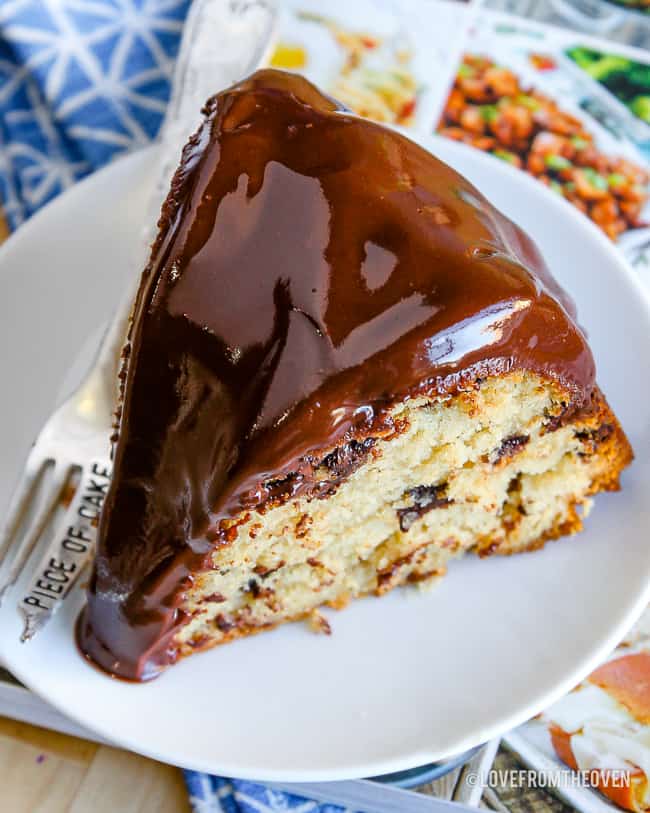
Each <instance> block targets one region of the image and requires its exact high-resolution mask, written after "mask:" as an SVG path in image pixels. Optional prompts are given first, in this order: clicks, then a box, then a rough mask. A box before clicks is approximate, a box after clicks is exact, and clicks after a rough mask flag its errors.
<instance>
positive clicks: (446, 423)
mask: <svg viewBox="0 0 650 813" xmlns="http://www.w3.org/2000/svg"><path fill="white" fill-rule="evenodd" d="M563 398H564V396H563V393H562V391H561V389H558V387H557V386H555V385H553V384H550V383H548V382H547V381H544V380H543V379H541V378H539V377H538V376H536V375H531V374H529V373H525V374H521V373H511V374H508V375H505V376H503V377H499V378H491V379H488V380H487V381H485V382H484V383H482V384H481V385H480V387H477V388H476V389H475V390H473V391H470V392H466V393H463V394H461V395H458V396H455V397H452V398H447V399H435V400H434V401H430V400H427V399H422V398H420V399H414V400H413V401H411V402H408V403H406V404H403V405H400V406H399V407H397V408H396V409H395V410H394V411H393V416H394V418H395V420H396V421H399V423H400V424H401V426H402V430H401V432H400V433H399V435H397V436H395V437H394V438H392V439H390V440H381V439H376V440H375V439H367V440H366V442H365V449H364V452H363V453H362V455H360V456H359V457H358V458H357V461H356V464H357V466H358V468H356V470H355V471H354V472H351V473H350V474H349V476H348V477H347V478H346V479H345V480H344V481H343V482H340V480H339V479H338V477H337V475H336V472H335V473H334V475H332V472H331V470H329V469H328V466H327V463H325V464H324V465H323V467H322V469H323V470H322V472H321V477H322V479H321V482H322V483H323V484H325V483H330V484H331V485H330V487H329V488H327V487H325V486H324V485H323V489H322V495H321V496H320V497H319V498H313V499H310V498H304V497H303V498H300V497H299V498H297V499H294V500H291V501H289V502H287V503H285V504H284V505H283V506H280V507H274V508H273V509H271V510H269V511H264V512H263V513H258V512H254V513H246V514H243V515H242V516H241V517H240V524H239V525H238V527H237V536H236V538H235V539H234V540H233V542H232V543H231V544H230V545H228V546H227V547H222V548H218V549H217V550H215V551H214V552H213V554H212V562H211V565H212V567H211V569H210V570H207V571H206V572H204V573H202V574H200V575H198V576H197V577H196V579H195V581H194V584H193V586H192V587H191V588H190V589H189V590H188V591H187V593H186V594H185V597H184V600H183V603H182V605H181V608H182V610H183V612H184V613H186V615H187V617H188V618H189V619H190V620H189V622H188V624H187V625H186V626H184V627H183V628H182V629H181V630H180V631H179V634H178V636H177V644H178V645H179V647H180V652H181V653H182V654H189V653H191V652H192V651H196V650H197V649H201V648H205V647H210V646H214V645H215V644H218V643H222V642H224V641H227V640H230V639H231V638H233V637H238V636H240V635H242V634H249V633H251V632H256V631H259V630H260V629H265V628H268V627H270V626H275V625H277V624H278V623H282V622H283V621H286V620H290V619H296V618H303V617H309V615H310V614H311V613H314V611H316V610H317V609H318V607H320V606H321V605H324V604H329V605H331V606H334V607H341V606H345V605H346V604H347V602H348V601H349V600H350V599H352V598H356V597H357V596H361V595H366V594H375V595H382V594H383V593H385V592H387V591H388V590H390V589H392V588H393V587H395V586H397V585H400V584H405V583H409V582H410V583H417V584H420V585H422V584H428V583H430V582H432V581H435V580H436V579H438V578H439V577H441V576H442V575H444V573H445V571H446V566H447V564H448V562H449V561H450V560H451V559H454V558H457V557H459V556H461V555H463V554H465V553H467V552H470V551H471V552H474V553H477V554H478V555H479V556H488V555H492V554H510V553H517V552H520V551H525V550H531V549H534V548H537V547H540V546H541V545H542V544H543V543H544V542H545V541H546V540H548V539H554V538H556V537H558V536H561V535H564V534H572V533H575V532H576V531H578V530H580V528H581V527H582V518H583V516H584V515H586V513H587V512H588V510H589V508H590V503H591V500H590V497H589V495H591V494H593V493H595V492H597V491H600V490H615V489H617V488H618V472H619V471H620V470H621V468H622V467H623V466H625V465H626V464H627V463H628V462H629V460H630V457H631V454H630V450H629V447H628V445H627V442H626V441H625V438H624V436H623V434H622V432H621V430H620V427H619V426H618V423H617V421H616V419H615V418H614V416H613V415H612V414H611V411H610V410H609V407H608V406H607V404H606V402H605V401H604V399H603V398H602V395H601V394H600V393H597V394H596V395H595V397H594V403H593V405H592V408H591V409H590V410H589V411H585V412H584V413H583V414H581V415H576V416H574V417H573V419H572V420H570V421H569V422H567V423H565V424H563V425H560V426H558V425H557V421H554V418H553V416H557V415H559V414H560V412H561V410H562V408H563V407H562V402H563ZM342 454H343V452H342ZM314 618H315V619H318V616H317V615H314ZM325 630H326V631H327V626H325Z"/></svg>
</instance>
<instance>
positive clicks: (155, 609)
mask: <svg viewBox="0 0 650 813" xmlns="http://www.w3.org/2000/svg"><path fill="white" fill-rule="evenodd" d="M118 423H119V426H118V432H117V435H116V443H115V473H114V478H113V482H112V485H111V489H110V493H109V495H108V498H107V500H106V505H105V508H104V512H103V516H102V520H101V526H100V532H99V546H98V552H97V559H96V563H95V568H94V573H93V577H92V580H91V584H90V589H89V596H88V606H87V609H86V611H85V614H84V617H83V619H82V621H81V623H80V628H79V640H80V645H81V648H82V650H83V651H84V652H85V653H86V654H87V655H88V656H89V657H90V658H91V659H92V660H94V661H95V662H96V663H98V664H100V665H101V666H102V667H103V668H104V669H106V670H107V671H109V672H111V673H114V674H117V675H120V676H123V677H128V678H135V679H146V678H149V677H152V676H153V675H155V674H156V673H157V672H159V671H160V670H161V669H162V668H163V667H164V666H166V665H168V664H170V663H172V662H174V661H175V660H176V659H177V658H178V657H179V656H182V655H187V654H190V653H192V652H197V651H199V650H201V649H205V648H207V647H210V646H213V645H215V644H218V643H223V642H225V641H229V640H231V639H233V638H235V637H238V636H242V635H248V634H250V633H253V632H258V631H260V630H264V629H268V628H270V627H273V626H275V625H276V624H279V623H281V622H283V621H287V620H291V619H298V618H311V619H312V621H313V622H314V624H315V625H316V626H322V627H323V628H326V627H327V625H326V624H325V623H322V624H321V623H319V617H318V615H317V608H318V607H319V606H321V605H325V604H327V605H330V606H334V607H342V606H344V605H345V604H346V603H347V602H348V601H349V600H350V599H351V598H354V597H356V596H362V595H366V594H375V595H381V594H383V593H385V592H386V591H388V590H390V589H391V588H393V587H395V586H396V585H399V584H404V583H406V582H423V581H427V580H432V579H435V578H436V577H438V576H440V575H442V574H443V573H444V571H445V567H446V565H447V563H448V562H449V560H450V559H452V558H453V557H457V556H460V555H462V554H463V553H465V552H468V551H472V552H475V553H477V554H478V555H480V556H486V555H488V554H493V553H514V552H516V551H523V550H530V549H532V548H536V547H539V546H540V545H542V544H543V543H544V541H545V540H547V539H553V538H555V537H558V536H560V535H562V534H568V533H573V532H575V531H577V530H579V529H580V527H581V523H582V519H581V517H582V515H583V513H584V511H585V510H586V508H587V507H588V505H589V499H588V497H589V495H591V494H593V493H595V492H597V491H600V490H603V489H608V490H611V489H616V488H618V478H619V473H620V471H621V469H622V468H623V467H624V466H625V465H626V464H627V463H628V462H629V461H630V459H631V456H632V455H631V450H630V447H629V445H628V443H627V441H626V439H625V436H624V434H623V432H622V430H621V428H620V427H619V424H618V422H617V420H616V418H615V417H614V415H613V414H612V412H611V411H610V409H609V407H608V406H607V403H606V402H605V399H604V397H603V395H602V394H601V393H600V391H599V390H598V388H597V387H596V386H595V384H594V362H593V358H592V355H591V353H590V351H589V348H588V346H587V344H586V341H585V338H584V335H583V334H582V332H581V331H580V329H579V328H578V327H577V326H576V324H575V322H574V312H573V306H572V304H571V302H570V300H569V299H568V297H567V296H566V295H565V294H564V293H563V292H562V290H561V289H560V288H559V287H558V285H557V284H556V283H555V282H554V280H553V278H552V277H551V276H550V274H549V272H548V271H547V270H546V268H545V266H544V263H543V260H542V259H541V257H540V255H539V254H538V252H537V250H536V249H535V247H534V246H533V244H532V243H531V241H530V240H529V239H528V238H527V237H526V236H525V235H524V234H523V233H522V232H521V231H520V230H519V229H518V228H517V227H516V226H515V225H513V224H512V223H511V222H510V221H509V220H508V219H506V218H505V217H504V216H503V215H501V214H500V213H499V212H497V211H496V210H495V209H494V208H493V207H492V206H491V205H490V204H489V203H488V202H487V200H485V198H484V197H483V196H482V195H481V194H480V193H479V192H478V191H477V190H476V189H475V188H474V187H473V186H471V184H469V183H468V182H467V181H465V180H464V179H463V178H462V177H461V176H460V175H458V174H457V173H456V172H454V171H453V170H452V169H450V168H449V167H448V166H446V165H445V164H443V163H441V162H440V161H438V160H437V159H436V158H434V157H432V156H431V155H430V154H429V153H428V152H426V151H425V150H423V149H422V148H420V147H419V146H417V145H415V144H414V143H412V142H411V141H409V140H408V139H407V138H405V137H404V136H402V135H399V134H398V133H396V132H393V131H391V130H388V129H385V128H383V127H381V126H379V125H376V124H372V123H370V122H368V121H364V120H362V119H360V118H357V117H356V116H354V115H352V114H351V113H349V112H348V111H347V110H345V109H342V108H341V107H340V106H338V105H337V103H336V102H334V101H333V100H332V99H330V98H329V97H327V96H324V95H323V94H321V93H320V92H319V91H318V90H317V89H316V88H315V87H313V86H312V85H311V84H309V82H307V81H306V80H304V79H302V78H300V77H298V76H293V75H289V74H284V73H281V72H277V71H261V72H258V73H256V74H255V75H254V76H252V77H251V78H250V79H248V80H246V81H244V82H242V83H241V84H239V85H236V86H234V87H233V88H231V89H230V90H227V91H226V92H224V93H221V94H219V95H218V96H216V97H214V98H213V99H212V100H210V102H209V103H208V104H207V106H206V108H205V120H204V123H203V125H202V127H201V129H200V130H199V132H198V133H197V134H196V135H195V136H194V137H193V138H192V139H191V141H190V143H189V144H188V145H187V147H186V148H185V150H184V152H183V157H182V161H181V166H180V168H179V169H178V171H177V173H176V176H175V178H174V180H173V183H172V188H171V192H170V194H169V197H168V199H167V201H166V203H165V205H164V207H163V211H162V216H161V219H160V231H159V235H158V238H157V240H156V242H155V245H154V247H153V251H152V257H151V262H150V264H149V266H148V267H147V269H146V270H145V272H144V275H143V278H142V283H141V286H140V290H139V293H138V295H137V298H136V302H135V306H134V312H133V317H132V324H131V329H130V335H129V339H128V344H127V347H126V350H125V353H124V368H123V372H122V387H121V405H120V410H119V420H118ZM414 612H417V610H414Z"/></svg>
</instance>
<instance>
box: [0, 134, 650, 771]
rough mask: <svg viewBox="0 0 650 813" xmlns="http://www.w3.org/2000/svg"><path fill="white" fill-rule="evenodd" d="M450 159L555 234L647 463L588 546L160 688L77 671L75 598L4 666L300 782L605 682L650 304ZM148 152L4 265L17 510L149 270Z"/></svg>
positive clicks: (8, 251)
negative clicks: (583, 683)
mask: <svg viewBox="0 0 650 813" xmlns="http://www.w3.org/2000/svg"><path fill="white" fill-rule="evenodd" d="M427 143H428V144H429V145H430V146H431V148H432V150H433V151H434V152H436V153H437V154H438V155H440V156H441V157H442V158H444V159H445V160H447V161H448V162H449V163H451V164H453V165H454V166H456V167H457V168H458V169H460V170H461V171H462V172H464V173H465V174H466V175H467V176H469V178H470V179H471V180H473V181H474V182H475V183H476V184H477V185H478V186H479V187H480V188H481V189H482V190H483V191H484V192H485V193H486V194H487V195H488V197H490V198H492V199H493V200H494V202H495V203H496V204H497V205H498V206H499V207H501V208H502V209H503V210H504V211H505V212H507V213H508V214H509V215H511V216H512V217H513V218H514V219H515V220H517V221H518V222H519V223H520V224H521V225H522V226H524V227H525V228H526V229H528V230H529V231H530V232H531V233H532V235H533V236H534V237H535V238H536V239H537V241H538V242H539V244H540V246H541V247H542V249H543V252H544V254H545V255H546V258H547V260H548V261H549V264H550V266H551V267H552V268H553V270H554V271H555V274H556V275H557V277H558V278H559V280H560V281H561V282H562V284H563V285H565V286H566V288H567V289H568V290H569V291H570V293H571V294H573V296H574V297H575V299H576V300H577V302H578V306H579V310H580V319H581V321H582V323H583V324H584V325H585V326H586V327H587V329H588V331H589V334H590V338H591V342H592V347H593V350H594V352H595V355H596V359H597V362H598V367H599V380H600V383H601V385H602V386H603V388H604V390H605V392H606V393H607V394H608V396H609V397H610V399H611V402H612V405H613V406H614V408H615V410H616V411H617V413H618V415H619V416H620V418H621V420H622V422H623V425H624V427H625V428H626V430H627V432H628V435H629V437H630V440H631V441H632V444H633V445H634V447H635V449H636V451H637V455H638V458H639V459H638V460H637V462H636V463H635V464H634V465H633V466H632V468H631V469H629V471H628V472H626V474H625V476H624V490H623V492H622V493H621V494H617V495H603V496H601V497H599V498H598V500H597V503H598V504H597V506H596V508H595V511H594V512H593V514H592V515H591V517H590V518H589V520H588V522H587V530H586V531H585V532H584V533H583V534H581V535H580V536H578V537H575V538H573V539H568V540H563V541H562V542H560V543H555V544H551V545H548V546H547V547H546V548H545V549H544V550H543V551H539V552H536V553H531V554H526V555H522V556H519V557H512V558H497V557H494V558H492V559H487V560H482V561H479V560H478V559H474V558H468V559H467V560H465V561H462V562H459V563H458V564H455V565H453V566H452V567H451V568H450V573H449V575H448V576H447V578H446V579H444V580H443V582H442V583H441V585H440V586H439V587H438V588H437V589H436V590H435V591H433V592H432V593H430V594H425V595H420V594H415V593H413V592H409V591H396V592H395V593H393V594H391V595H389V596H386V597H384V598H382V599H381V600H376V599H366V600H365V601H360V602H357V603H356V604H355V605H353V606H351V607H350V608H348V609H347V610H346V611H345V612H342V613H333V614H332V626H333V630H334V634H333V635H332V636H331V637H330V638H325V637H323V636H317V635H313V634H312V633H311V632H309V631H308V630H307V629H306V627H305V626H304V625H300V624H291V625H288V626H285V627H284V628H282V629H278V630H276V631H274V632H270V633H265V634H264V635H259V636H255V637H253V638H250V639H248V640H241V641H237V642H235V643H232V644H230V645H228V646H225V647H221V648H217V649H215V650H212V651H211V652H208V653H206V654H202V655H197V656H195V657H193V658H189V659H188V660H185V661H184V662H182V663H180V664H178V665H177V666H175V667H173V668H172V669H170V670H169V671H168V672H167V673H166V674H164V675H163V676H162V677H161V678H159V679H158V680H156V681H154V682H152V683H149V684H144V685H132V684H128V683H123V682H120V681H116V680H111V679H109V678H107V677H106V676H104V675H103V674H101V673H99V672H98V671H96V670H94V669H92V668H91V667H89V666H88V665H87V664H86V663H85V662H84V661H83V660H82V659H81V657H80V656H79V655H78V654H77V651H76V649H75V645H74V642H73V637H72V628H73V621H74V619H75V617H76V615H77V613H78V611H79V609H80V607H81V605H82V602H83V596H82V594H81V593H77V595H75V596H73V597H72V599H71V600H70V601H69V602H68V604H67V606H66V607H64V608H63V610H62V611H61V612H60V613H59V614H58V615H57V616H56V618H55V619H54V621H52V622H51V623H50V625H49V626H48V627H47V628H46V629H45V631H43V632H42V633H40V634H39V635H38V636H37V638H36V639H35V640H34V641H32V642H31V643H29V644H25V645H21V644H20V643H19V642H18V637H19V632H20V620H19V617H18V613H17V611H16V608H15V604H14V602H12V600H11V596H10V597H9V598H8V599H7V600H6V602H5V606H4V607H3V609H2V611H1V612H0V656H1V657H2V659H3V661H4V662H5V663H6V664H7V666H8V667H9V668H10V669H11V670H12V671H13V672H14V673H15V674H16V676H17V677H19V678H20V679H21V680H22V681H24V682H25V683H26V684H27V685H28V686H29V687H30V688H31V689H33V690H34V691H35V692H37V693H38V694H39V695H41V696H42V697H43V698H45V699H46V700H48V701H49V702H50V703H52V704H53V705H54V706H56V707H57V708H58V709H60V710H61V711H62V712H64V713H65V714H67V715H69V716H70V717H72V718H74V719H76V720H77V721H79V722H81V723H83V725H85V726H87V727H89V728H91V729H94V730H96V731H97V732H98V733H100V734H101V735H103V736H104V737H106V738H108V739H111V740H113V741H115V742H116V743H119V744H121V745H123V746H125V747H127V748H131V749H133V750H134V751H139V752H142V753H144V754H148V755H150V756H152V757H155V758H157V759H160V760H163V761H165V762H171V763H176V764H180V765H183V766H187V767H193V768H199V769H203V770H207V771H211V772H215V773H221V774H225V775H231V776H233V775H234V776H242V777H249V778H255V779H268V780H272V779H275V780H285V781H304V780H326V779H342V778H350V777H360V776H369V775H376V774H381V773H387V772H389V771H396V770H400V769H404V768H409V767H412V766H414V765H418V764H424V763H426V762H429V761H432V760H436V759H439V758H442V757H446V756H450V755H451V754H453V753H454V752H459V751H462V750H464V749H466V748H469V747H470V746H473V745H476V744H477V743H479V742H482V741H484V740H487V739H488V738H490V737H492V736H494V735H496V734H498V733H499V732H502V731H504V730H506V729H508V728H511V727H514V726H515V725H517V724H519V723H521V722H522V721H524V720H525V719H526V718H528V717H529V716H531V715H533V714H535V713H537V712H538V711H540V709H541V708H542V707H544V706H545V705H547V704H549V703H551V702H552V701H554V700H555V699H556V698H557V697H558V696H559V695H560V694H561V693H563V692H564V691H566V690H568V689H569V688H571V686H572V685H574V684H575V683H576V682H578V680H580V679H581V678H582V677H583V676H584V675H585V674H586V673H587V672H588V671H589V670H591V669H592V668H593V667H595V666H596V664H597V662H598V661H599V659H600V658H602V657H603V656H604V655H605V654H606V652H607V651H608V650H610V649H611V648H612V647H613V646H614V645H615V643H616V642H617V640H618V639H619V638H620V637H621V636H622V635H623V633H624V632H625V630H626V628H627V627H628V626H629V625H630V624H631V623H632V622H633V621H634V620H635V619H636V617H637V616H638V615H639V613H640V612H641V610H642V609H643V607H644V605H645V603H646V601H647V599H648V592H649V590H648V586H649V580H650V540H649V538H648V529H649V528H650V499H649V496H648V483H649V482H650V464H649V462H648V457H649V455H648V451H649V449H650V426H649V425H648V404H650V352H649V347H648V344H649V338H650V308H649V306H648V302H647V300H644V298H643V294H642V292H641V289H640V287H639V285H638V283H636V282H635V280H634V278H633V276H632V274H631V272H629V271H628V270H627V269H626V267H625V266H624V265H623V263H622V261H621V260H620V259H619V256H618V254H617V253H616V250H615V249H614V248H613V247H612V246H611V245H610V243H609V242H608V241H607V240H606V239H605V238H604V237H603V236H602V235H601V234H600V233H599V232H598V231H597V230H596V229H595V227H593V226H592V225H591V224H590V223H589V222H588V221H587V220H586V219H584V218H582V217H581V216H580V215H578V214H577V213H576V212H575V210H573V209H572V208H571V207H570V206H569V205H568V204H566V203H565V202H563V201H562V200H560V199H559V198H557V197H555V196H553V195H552V193H548V192H547V191H546V190H544V189H543V188H542V187H541V186H540V185H539V184H537V183H535V182H534V181H533V180H531V179H530V178H528V177H526V176H525V175H523V174H521V173H517V172H516V171H514V170H511V169H510V168H508V167H507V166H505V165H504V164H503V163H501V162H498V161H497V160H495V159H494V158H491V157H488V156H485V155H483V154H481V153H478V152H474V151H471V150H470V149H468V148H466V147H463V146H460V145H457V144H453V143H451V142H448V141H443V140H433V139H431V140H430V141H428V142H427ZM155 162H156V152H155V150H153V149H151V150H149V151H146V152H142V153H139V154H136V155H134V156H132V157H130V158H127V159H124V160H122V161H120V162H119V163H116V164H115V165H113V166H111V167H110V168H108V169H106V170H104V171H103V172H100V173H98V174H97V175H95V176H94V177H92V178H90V179H89V180H87V181H86V182H84V183H82V184H80V185H78V186H77V187H76V188H74V189H73V190H72V191H71V192H69V193H68V194H66V195H65V196H64V197H62V198H60V199H59V200H58V201H56V202H55V203H53V204H52V205H51V206H49V207H47V208H46V209H45V210H44V211H43V212H42V213H40V214H39V215H37V216H36V217H35V218H33V219H32V220H31V221H30V222H29V223H27V224H26V225H25V226H23V227H22V228H21V229H20V230H19V231H18V233H17V234H16V235H15V236H14V237H13V238H12V239H10V240H9V242H8V243H7V244H6V245H5V246H4V247H3V248H2V249H1V250H0V382H1V384H0V386H1V387H2V398H1V399H0V511H2V509H3V508H4V506H5V505H6V502H7V500H8V496H9V491H10V490H11V488H12V487H13V484H14V482H15V479H16V477H17V474H18V472H19V470H20V467H21V463H22V461H23V459H24V456H25V455H26V452H27V450H28V445H29V442H30V440H31V439H32V438H33V436H34V435H35V434H36V432H37V430H38V429H39V427H40V425H41V423H42V422H43V421H44V420H45V418H46V417H47V415H48V414H49V412H50V411H51V409H52V408H53V407H54V405H55V401H56V399H57V396H58V397H61V395H62V390H61V382H62V381H64V380H66V378H67V380H68V383H70V380H71V377H72V378H73V377H74V375H72V376H71V373H70V367H71V365H73V362H75V360H76V371H77V374H78V372H79V367H80V364H79V361H78V360H79V358H80V357H85V358H87V357H88V352H89V351H91V350H92V346H93V344H94V343H96V341H97V338H98V335H99V326H100V325H101V323H102V322H103V321H104V320H106V318H107V316H108V314H109V313H110V311H111V307H112V306H113V305H114V304H115V303H116V302H117V299H118V297H119V294H120V290H121V289H122V287H123V286H124V284H125V280H126V279H127V277H128V276H129V275H130V274H132V273H134V271H133V265H132V261H131V257H132V256H133V254H134V252H136V250H137V246H138V240H139V232H140V220H141V212H143V211H144V209H145V202H146V199H147V192H148V185H149V184H150V182H151V179H152V176H153V170H154V165H155Z"/></svg>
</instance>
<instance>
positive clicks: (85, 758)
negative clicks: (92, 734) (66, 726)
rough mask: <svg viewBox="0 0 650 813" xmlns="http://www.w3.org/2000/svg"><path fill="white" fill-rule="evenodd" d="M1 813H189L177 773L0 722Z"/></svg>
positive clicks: (139, 759) (99, 747) (104, 749)
mask: <svg viewBox="0 0 650 813" xmlns="http://www.w3.org/2000/svg"><path fill="white" fill-rule="evenodd" d="M0 789H1V790H0V797H1V801H0V808H1V809H2V810H3V811H7V813H9V811H11V813H90V811H92V813H109V811H110V813H187V812H188V811H189V809H190V807H189V804H188V801H187V793H186V791H185V785H184V783H183V778H182V776H181V772H180V771H179V769H178V768H172V767H170V766H169V765H162V764H161V763H160V762H154V761H153V760H151V759H145V758H144V757H140V756H136V755H135V754H131V753H128V752H127V751H120V750H119V749H117V748H109V747H108V746H106V745H95V744H94V743H90V742H87V741H86V740H79V739H76V738H75V737H68V736H65V735H64V734H57V733H56V732H53V731H46V730H45V729H43V728H36V727H34V726H31V725H26V724H25V723H17V722H15V721H13V720H8V719H6V718H3V717H0Z"/></svg>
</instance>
